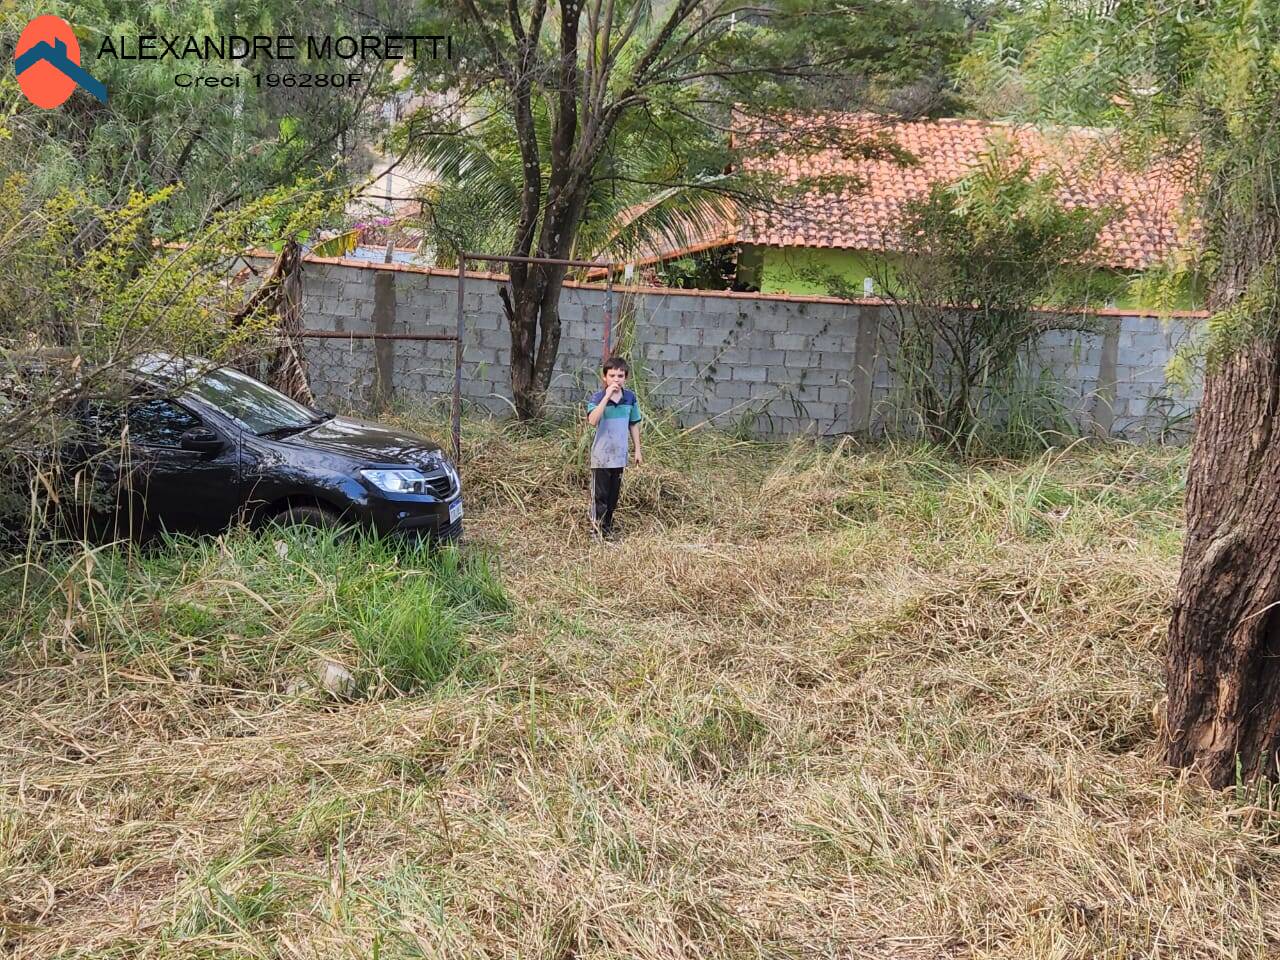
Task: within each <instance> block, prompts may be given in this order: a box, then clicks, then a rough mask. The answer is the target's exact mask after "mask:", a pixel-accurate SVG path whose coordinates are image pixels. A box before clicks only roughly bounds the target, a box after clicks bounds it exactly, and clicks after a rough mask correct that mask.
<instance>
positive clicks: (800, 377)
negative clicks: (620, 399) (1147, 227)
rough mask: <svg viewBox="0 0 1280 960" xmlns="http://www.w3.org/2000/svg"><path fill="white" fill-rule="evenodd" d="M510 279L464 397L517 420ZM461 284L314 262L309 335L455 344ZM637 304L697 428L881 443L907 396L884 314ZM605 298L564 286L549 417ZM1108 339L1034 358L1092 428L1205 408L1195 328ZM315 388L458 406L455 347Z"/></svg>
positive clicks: (659, 397)
mask: <svg viewBox="0 0 1280 960" xmlns="http://www.w3.org/2000/svg"><path fill="white" fill-rule="evenodd" d="M502 285H503V280H502V279H501V278H496V277H493V276H490V275H483V274H474V275H468V278H467V284H466V296H465V300H464V312H465V314H466V337H465V342H464V349H463V377H462V391H463V397H464V399H465V401H466V402H467V403H468V404H471V405H474V406H476V407H480V408H483V409H486V410H489V411H491V412H493V413H496V414H500V415H501V414H506V413H510V412H511V409H512V407H511V404H510V396H511V391H510V386H509V375H508V364H509V362H510V340H509V334H508V331H507V329H506V320H505V317H504V314H503V309H502V302H501V299H500V297H499V290H500V289H501V286H502ZM457 296H458V281H457V275H456V274H451V273H447V272H444V271H432V270H427V269H424V268H420V267H416V266H410V265H404V264H373V263H370V262H369V261H350V260H341V261H339V260H321V259H318V258H315V259H308V260H307V261H306V263H305V266H304V285H303V312H304V322H305V325H306V327H307V328H308V329H311V330H318V331H335V332H344V331H346V332H365V333H372V332H386V333H391V332H395V333H452V332H454V329H455V325H456V322H457V302H458V301H457ZM624 299H625V300H627V301H628V304H627V309H628V310H629V312H630V320H629V325H630V329H631V331H632V340H631V346H630V350H629V355H628V359H630V360H631V362H632V365H633V367H635V368H637V369H636V376H638V377H640V378H642V379H643V381H644V386H645V390H646V392H647V395H648V396H649V397H650V398H651V402H653V403H657V404H661V405H662V406H663V407H665V408H666V409H668V410H670V411H672V412H674V413H675V414H677V416H678V417H679V419H680V420H681V421H682V422H685V423H695V422H700V421H704V420H708V419H713V420H715V421H716V422H717V423H720V424H722V425H726V426H727V425H730V424H739V423H744V422H745V424H746V426H747V427H748V429H750V430H751V431H753V432H755V433H757V434H760V435H787V434H795V433H799V432H815V431H816V432H817V433H819V434H835V433H842V432H845V431H868V430H870V431H873V432H874V431H875V430H876V429H877V428H878V427H879V426H881V425H882V424H883V423H884V422H885V421H886V420H888V419H891V417H890V414H891V412H892V405H893V404H894V402H895V400H896V397H895V391H894V387H893V384H892V382H891V377H890V369H889V363H888V358H887V357H886V356H884V355H883V354H884V352H885V350H886V348H885V347H884V344H883V340H884V338H883V337H882V336H881V335H880V331H881V328H882V326H883V324H882V317H881V310H882V309H883V308H881V307H879V306H877V305H875V304H873V303H847V302H842V301H835V300H832V299H829V298H821V297H779V296H761V295H751V294H733V293H709V292H705V291H677V290H662V289H654V288H647V289H642V290H637V291H629V292H628V293H627V294H626V296H625V298H624V297H623V295H622V294H620V293H617V292H615V295H614V307H615V313H617V312H618V310H619V308H620V307H622V304H623V300H624ZM604 310H605V293H604V291H603V290H602V289H600V288H598V287H588V286H578V285H573V284H570V285H566V287H565V290H564V295H563V296H562V298H561V303H560V313H561V319H562V335H561V342H560V354H559V358H558V361H557V364H556V371H555V376H554V378H553V381H552V385H551V397H550V400H551V402H552V403H553V404H564V405H576V404H577V403H579V402H580V401H581V398H582V396H583V393H584V391H585V390H586V389H588V388H594V385H595V384H596V383H597V380H598V373H597V371H598V367H599V361H600V356H601V349H602V340H603V334H604ZM1102 320H1103V323H1102V327H1103V332H1102V333H1101V334H1090V335H1081V334H1066V333H1052V334H1048V335H1046V336H1045V337H1043V338H1042V340H1041V342H1040V344H1039V345H1038V349H1037V351H1036V355H1037V359H1038V362H1039V363H1040V364H1042V365H1043V366H1045V367H1047V368H1048V370H1049V372H1051V373H1052V375H1053V379H1054V381H1055V382H1056V383H1057V384H1058V388H1059V390H1060V393H1061V396H1062V399H1063V401H1064V403H1065V404H1066V406H1067V407H1068V408H1069V409H1070V411H1071V412H1072V414H1073V415H1074V416H1075V418H1076V419H1077V422H1078V423H1079V425H1080V426H1081V427H1082V428H1083V429H1085V430H1092V431H1094V432H1098V433H1105V434H1115V435H1124V436H1142V435H1144V434H1154V433H1161V432H1162V431H1163V430H1164V429H1165V428H1166V427H1167V426H1168V425H1169V424H1170V423H1174V422H1178V421H1180V420H1182V419H1184V418H1185V415H1186V414H1187V413H1189V411H1190V410H1191V409H1192V408H1193V405H1194V401H1195V397H1194V396H1192V397H1189V398H1188V397H1181V396H1180V395H1179V391H1177V390H1176V389H1174V388H1172V387H1170V386H1169V385H1168V384H1166V383H1165V377H1164V369H1165V364H1166V363H1167V362H1168V360H1169V358H1170V357H1171V356H1172V355H1173V353H1174V351H1175V350H1176V349H1177V347H1178V345H1179V343H1180V342H1181V341H1182V340H1184V339H1185V338H1186V336H1188V332H1189V329H1190V325H1191V324H1193V323H1194V322H1195V320H1194V318H1189V319H1186V320H1183V321H1180V322H1175V323H1172V324H1171V323H1169V322H1167V321H1162V320H1160V319H1158V318H1156V317H1149V316H1120V315H1114V316H1108V317H1104V318H1102ZM306 356H307V362H308V366H309V372H310V376H311V381H312V386H313V389H314V390H315V391H316V393H317V395H318V396H319V397H321V398H322V399H323V400H324V401H325V402H327V403H331V404H333V405H336V406H340V407H343V408H353V409H361V408H368V407H370V406H376V405H377V403H378V402H379V401H380V400H382V401H389V402H395V403H398V404H403V405H409V406H414V405H425V404H429V403H432V402H447V401H448V397H449V393H450V391H451V389H452V384H453V361H454V346H453V344H452V343H445V342H430V343H423V342H407V341H376V342H375V341H369V340H353V341H346V340H308V341H306Z"/></svg>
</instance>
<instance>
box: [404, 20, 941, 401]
mask: <svg viewBox="0 0 1280 960" xmlns="http://www.w3.org/2000/svg"><path fill="white" fill-rule="evenodd" d="M868 11H876V12H877V15H878V16H879V17H880V22H881V23H886V22H889V21H890V20H892V19H893V18H895V17H896V18H898V20H900V21H902V22H906V21H911V20H912V17H913V15H914V16H915V20H914V21H913V22H916V23H929V24H931V25H932V26H936V30H934V31H933V32H932V33H930V32H923V31H922V32H921V33H920V34H919V35H918V37H917V39H918V40H919V41H920V45H919V46H918V47H917V48H916V49H915V50H908V49H907V47H906V45H904V44H902V42H901V37H900V36H898V35H897V34H896V33H895V32H894V31H892V30H887V31H882V32H875V31H871V32H869V33H867V34H864V35H862V36H863V41H862V42H861V43H859V44H856V45H850V44H849V43H848V37H849V34H848V32H847V31H846V32H845V33H844V34H843V35H842V36H841V37H840V39H839V40H837V38H836V36H835V34H836V33H837V32H838V31H837V30H835V29H834V28H833V26H832V24H831V20H832V19H835V20H839V21H842V22H844V23H853V24H856V23H858V22H859V18H860V17H862V16H864V15H866V16H867V17H868V19H869V18H870V14H869V13H867V12H868ZM904 11H905V12H904ZM954 11H955V8H954V7H953V6H952V5H951V4H948V3H942V2H933V0H914V2H908V3H901V2H898V0H868V2H863V3H857V4H850V5H840V4H837V5H833V4H831V3H830V2H829V0H784V2H782V3H779V4H776V5H773V6H771V7H761V6H758V5H754V4H749V3H746V2H744V0H672V2H670V3H666V4H653V3H650V2H648V0H525V2H523V3H522V2H521V0H447V2H445V3H444V4H443V5H441V6H440V16H439V19H438V21H437V24H436V25H437V27H438V31H439V32H445V31H446V30H447V31H449V32H452V33H453V34H455V37H454V40H453V49H454V52H455V54H456V55H459V57H460V60H459V62H458V63H455V64H450V65H449V69H448V70H445V71H442V70H441V69H439V68H440V65H439V64H427V65H423V66H422V72H421V73H420V76H419V80H420V81H421V82H423V83H424V84H425V85H427V86H430V87H434V88H435V89H437V90H447V91H448V101H449V108H448V109H453V110H454V111H455V113H454V119H453V123H452V126H451V128H449V129H448V130H447V133H446V134H445V135H448V136H453V137H469V136H473V135H475V134H476V132H477V131H478V130H481V129H483V127H484V126H485V123H486V121H485V119H484V118H485V117H486V116H487V115H490V114H492V113H494V112H496V113H499V114H501V115H502V117H503V120H502V123H503V125H505V127H506V128H507V129H508V130H509V136H510V138H511V140H510V142H511V143H512V144H513V145H514V151H513V154H514V155H513V156H512V157H511V158H510V161H511V169H512V170H514V171H515V174H516V175H515V177H514V178H513V177H511V176H510V175H509V174H507V173H506V171H504V170H499V171H497V176H493V177H489V178H488V180H489V182H490V183H497V182H499V181H502V180H504V179H505V181H506V183H507V184H508V186H509V187H510V188H511V189H510V190H509V191H508V192H509V193H510V194H511V197H510V199H511V200H513V201H514V202H513V203H512V206H513V207H514V215H513V217H512V220H511V223H510V226H509V230H508V233H507V236H508V238H509V243H508V245H507V246H506V252H507V253H508V254H509V255H512V256H516V257H538V258H553V259H567V258H570V257H572V256H573V254H574V253H575V251H578V252H580V253H584V254H587V255H590V254H593V253H595V252H596V250H586V251H584V250H582V249H581V246H580V244H579V240H580V238H581V237H582V236H583V224H584V220H586V219H587V217H588V216H589V215H590V213H591V212H592V210H593V207H598V205H599V201H600V191H599V187H600V185H601V184H602V183H607V182H609V181H614V182H619V181H622V180H625V179H628V178H629V182H630V183H631V184H632V185H634V181H635V180H636V179H637V178H635V177H634V176H633V174H634V171H635V166H636V165H635V164H634V163H632V162H630V161H632V160H633V159H634V157H633V155H632V154H633V153H634V151H636V150H638V149H646V148H647V149H649V150H650V151H652V150H653V149H654V148H655V147H661V146H667V147H669V151H668V152H669V155H670V157H671V158H677V159H678V160H679V162H678V163H675V164H668V167H669V169H668V170H667V171H666V173H665V174H663V176H662V177H660V178H659V179H657V180H656V181H655V182H653V183H650V184H648V186H650V187H651V188H652V193H653V196H652V197H647V198H646V197H641V198H640V201H641V202H640V205H641V206H645V207H646V208H648V207H652V209H654V211H655V216H658V215H660V212H661V211H662V210H664V209H670V207H669V205H663V204H661V203H658V204H657V205H654V204H653V201H654V200H655V199H660V198H659V195H660V194H661V192H662V191H663V190H666V189H669V188H672V187H678V186H681V185H690V184H691V185H693V189H694V190H695V191H696V190H699V189H700V190H702V191H704V192H706V193H708V194H711V193H717V192H718V193H719V195H720V196H724V195H725V184H724V182H723V181H722V180H720V179H719V178H720V176H721V175H722V174H723V172H724V169H725V165H726V162H727V161H728V159H729V155H728V153H727V152H726V149H725V147H726V143H727V139H728V137H727V134H728V129H729V125H730V122H731V113H732V110H733V109H734V106H735V104H736V105H738V109H745V110H747V111H748V112H761V111H769V110H775V111H776V110H780V109H786V108H804V107H814V106H823V107H835V108H839V109H851V108H862V107H865V106H868V105H869V104H871V103H872V102H873V101H875V100H876V99H877V96H878V95H880V96H879V99H880V101H881V102H882V103H884V102H886V97H885V96H883V95H882V94H884V93H885V92H886V91H888V90H891V89H898V88H899V87H900V86H901V85H902V84H903V83H906V82H909V81H914V80H915V79H916V78H917V77H918V76H919V75H920V74H921V73H922V72H923V71H925V70H926V68H927V69H934V68H935V67H936V64H937V62H938V60H939V59H940V58H941V60H942V61H946V60H947V58H948V57H949V56H951V54H949V53H943V54H939V56H938V57H929V56H921V54H920V52H919V50H920V49H921V48H926V47H927V48H928V49H930V50H933V49H934V48H939V49H940V48H941V47H943V46H946V45H947V44H950V43H952V38H953V37H954V36H955V35H956V34H957V33H958V32H960V31H962V30H963V29H964V24H965V20H964V18H963V16H960V17H957V16H956V15H955V13H954ZM428 22H429V18H428ZM894 22H897V21H894ZM942 37H946V38H947V39H946V41H945V43H944V41H943V40H941V39H938V38H942ZM463 61H465V62H463ZM454 67H456V68H457V70H456V72H453V68H454ZM882 68H883V70H882V72H883V73H884V74H885V75H886V76H887V77H888V79H887V80H885V82H884V83H882V84H881V85H880V87H877V86H876V84H875V83H873V82H871V78H873V77H881V72H878V71H881V69H882ZM881 87H882V88H883V89H881ZM458 105H462V109H461V110H458V109H457V107H458ZM440 119H441V111H440V110H439V108H438V107H433V108H432V109H431V110H430V111H428V110H425V109H424V110H423V111H420V112H419V114H418V116H417V117H415V118H414V121H412V122H411V124H410V127H409V137H410V141H409V148H410V150H411V152H415V153H417V154H418V155H419V156H420V157H422V158H423V159H426V160H429V161H435V160H438V159H440V158H442V157H444V156H445V155H452V156H459V155H460V154H462V153H465V152H466V151H462V150H457V149H453V148H450V147H448V146H447V145H446V146H441V144H440V141H439V137H440V136H441V132H440V127H441V126H442V125H441V124H440V123H439V121H440ZM424 121H426V122H425V123H424ZM415 126H416V127H419V128H421V127H424V126H425V127H426V128H427V129H428V130H430V131H431V133H429V134H427V135H425V136H422V135H419V134H418V133H417V132H416V131H415V129H414V128H415ZM482 152H483V154H484V156H483V159H482V160H480V161H477V160H476V159H475V157H476V156H477V154H476V153H475V151H472V154H471V155H472V157H473V159H472V160H470V161H468V162H469V163H471V164H472V167H471V169H472V172H473V173H474V172H475V169H476V168H475V164H476V163H477V162H483V163H485V164H488V165H490V166H491V167H492V165H493V160H494V156H495V153H494V151H493V150H492V149H488V150H485V151H482ZM620 153H626V154H627V156H626V158H625V159H626V161H627V162H625V163H620V162H618V160H617V158H618V156H619V154H620ZM628 170H630V171H631V173H628V172H627V171H628ZM595 236H596V237H597V238H598V237H599V232H598V231H596V232H595ZM565 276H566V268H565V267H563V266H549V265H544V264H526V263H514V264H512V265H511V268H510V295H509V297H508V299H507V302H506V313H507V320H508V324H509V327H510V333H511V345H512V367H511V387H512V393H513V396H514V400H515V407H516V412H517V415H518V416H519V417H521V418H522V419H531V418H535V417H538V416H539V415H540V414H541V412H542V409H543V405H544V402H545V397H546V391H547V387H548V385H549V383H550V381H551V376H552V373H553V370H554V367H555V361H556V356H557V353H558V351H559V343H560V316H559V309H558V303H559V298H560V291H561V288H562V285H563V283H564V279H565Z"/></svg>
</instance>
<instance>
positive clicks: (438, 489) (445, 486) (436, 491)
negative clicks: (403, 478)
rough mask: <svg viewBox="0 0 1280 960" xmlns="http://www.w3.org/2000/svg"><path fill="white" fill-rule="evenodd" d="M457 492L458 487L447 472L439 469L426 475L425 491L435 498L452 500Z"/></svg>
mask: <svg viewBox="0 0 1280 960" xmlns="http://www.w3.org/2000/svg"><path fill="white" fill-rule="evenodd" d="M457 492H458V488H457V487H456V486H455V485H454V482H453V481H452V480H451V479H450V478H449V475H448V474H447V473H445V472H443V471H441V472H440V473H436V474H432V475H431V476H429V477H427V493H429V494H431V495H432V496H433V497H435V498H436V499H437V500H452V499H453V497H454V496H455V495H456V494H457Z"/></svg>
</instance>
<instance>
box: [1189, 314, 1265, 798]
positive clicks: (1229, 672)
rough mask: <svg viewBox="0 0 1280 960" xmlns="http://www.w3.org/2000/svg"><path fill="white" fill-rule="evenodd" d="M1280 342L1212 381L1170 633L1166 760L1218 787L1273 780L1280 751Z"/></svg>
mask: <svg viewBox="0 0 1280 960" xmlns="http://www.w3.org/2000/svg"><path fill="white" fill-rule="evenodd" d="M1278 414H1280V340H1278V339H1277V338H1276V337H1275V336H1274V335H1271V336H1265V337H1262V338H1260V339H1259V340H1258V341H1257V342H1255V343H1253V344H1252V345H1250V346H1248V347H1246V348H1243V349H1241V350H1240V351H1238V352H1237V353H1236V354H1235V355H1234V356H1232V357H1230V358H1229V359H1225V360H1223V361H1221V362H1220V363H1218V364H1216V365H1215V366H1214V367H1213V369H1212V370H1211V371H1210V373H1209V375H1208V376H1207V378H1206V381H1205V390H1204V401H1203V403H1202V404H1201V407H1200V411H1199V413H1198V415H1197V426H1196V435H1195V438H1194V440H1193V443H1192V449H1191V462H1190V466H1189V469H1188V475H1187V536H1186V545H1185V547H1184V550H1183V556H1182V574H1181V577H1180V579H1179V582H1178V594H1177V599H1176V602H1175V605H1174V610H1173V619H1172V621H1171V623H1170V625H1169V650H1168V659H1167V661H1166V684H1167V688H1168V693H1169V711H1168V734H1167V736H1168V759H1169V762H1170V763H1171V764H1173V765H1175V766H1179V767H1193V768H1195V769H1196V770H1198V771H1199V772H1201V773H1202V774H1203V775H1204V776H1205V778H1206V779H1207V780H1208V782H1209V783H1210V784H1212V785H1213V786H1216V787H1222V786H1227V785H1229V784H1231V783H1233V782H1234V781H1235V780H1236V778H1237V775H1239V776H1240V778H1241V779H1243V780H1248V779H1251V778H1253V777H1256V776H1269V777H1275V776H1276V773H1277V766H1276V760H1277V751H1278V750H1280V422H1277V415H1278Z"/></svg>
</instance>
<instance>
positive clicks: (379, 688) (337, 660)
mask: <svg viewBox="0 0 1280 960" xmlns="http://www.w3.org/2000/svg"><path fill="white" fill-rule="evenodd" d="M0 602H3V604H4V606H5V609H7V610H9V611H11V614H10V617H9V619H8V620H7V621H6V623H5V624H4V625H3V626H0V631H2V632H0V649H5V650H7V651H8V652H10V653H12V654H14V655H17V656H27V657H29V658H37V659H59V658H64V657H67V656H74V655H75V654H77V653H79V652H83V651H85V650H94V651H97V652H99V653H100V654H101V655H102V656H103V657H104V658H109V659H113V660H115V661H116V662H118V663H121V664H127V665H128V666H129V667H130V669H133V670H139V669H141V670H144V671H147V672H150V673H153V674H156V675H163V676H173V677H179V676H180V677H182V678H196V677H198V678H200V679H201V680H204V681H212V682H216V683H220V684H227V685H230V686H233V687H236V688H240V689H248V690H257V691H295V692H296V691H297V690H299V689H306V688H308V687H309V685H310V684H311V682H313V681H318V680H321V679H322V677H321V676H320V674H327V675H329V676H330V677H334V676H337V677H340V678H342V684H341V686H342V688H343V691H344V694H345V695H352V696H376V695H380V694H385V693H393V692H410V691H416V690H423V689H426V688H429V687H431V686H434V685H435V684H437V683H440V682H441V681H443V680H444V679H446V678H448V677H450V676H455V675H456V676H467V675H470V674H471V673H472V672H474V670H475V669H476V667H477V665H478V660H477V654H476V653H475V650H474V648H473V644H472V643H471V642H470V640H469V639H468V637H469V635H470V634H471V633H474V632H475V631H477V630H480V629H481V628H485V629H494V628H498V627H500V626H501V625H502V623H503V621H504V618H505V615H506V614H507V613H508V611H509V610H510V607H511V604H510V600H509V599H508V597H507V595H506V592H505V591H504V589H503V587H502V584H501V581H500V578H499V575H498V571H497V568H496V565H495V563H494V561H493V560H492V559H491V558H490V557H488V556H486V555H484V554H482V553H478V552H474V551H473V552H468V553H466V554H464V553H462V552H460V551H459V550H458V549H457V548H455V547H445V548H442V549H439V550H430V549H427V548H426V547H420V546H413V545H410V544H407V543H398V542H395V541H390V540H383V539H378V538H374V537H371V536H362V535H356V536H348V537H344V536H342V535H340V534H335V533H333V532H321V531H313V530H282V529H273V530H267V531H264V532H261V533H255V532H249V531H243V530H241V531H234V532H232V533H229V534H227V535H225V536H222V537H218V538H216V539H213V538H201V539H193V538H186V537H173V538H168V539H166V540H165V541H164V542H163V543H161V544H159V545H157V546H155V547H152V548H149V549H145V550H141V549H137V548H130V547H126V546H121V545H115V546H109V547H90V546H86V545H78V544H64V545H60V546H58V545H55V546H53V547H49V548H46V549H45V550H44V551H43V553H42V554H41V555H38V556H33V557H29V558H26V559H25V560H24V561H22V562H20V563H15V564H13V565H12V566H10V567H9V569H8V570H7V571H6V572H5V574H4V577H3V580H2V581H0ZM35 637H40V638H41V639H40V640H39V641H38V642H37V641H35V640H34V639H33V638H35ZM321 685H322V686H323V684H321Z"/></svg>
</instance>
